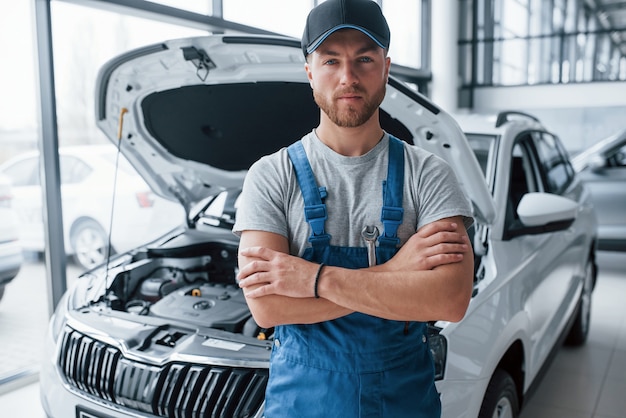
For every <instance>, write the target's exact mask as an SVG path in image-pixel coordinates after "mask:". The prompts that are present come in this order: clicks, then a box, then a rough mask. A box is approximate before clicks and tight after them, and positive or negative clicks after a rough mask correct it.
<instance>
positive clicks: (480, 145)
mask: <svg viewBox="0 0 626 418" xmlns="http://www.w3.org/2000/svg"><path fill="white" fill-rule="evenodd" d="M466 136H467V140H468V142H469V144H470V147H472V150H473V151H474V155H476V159H477V160H478V164H479V165H480V168H481V169H482V171H483V174H484V175H485V178H487V179H488V178H489V176H488V175H487V173H489V172H490V171H491V169H490V167H491V166H492V165H493V162H494V161H495V152H496V137H495V136H494V135H484V134H466Z"/></svg>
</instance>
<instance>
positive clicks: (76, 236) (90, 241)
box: [70, 219, 109, 269]
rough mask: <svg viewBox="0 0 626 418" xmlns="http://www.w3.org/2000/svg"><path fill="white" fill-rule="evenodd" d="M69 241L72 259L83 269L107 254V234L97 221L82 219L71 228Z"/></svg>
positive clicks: (88, 267) (102, 259)
mask: <svg viewBox="0 0 626 418" xmlns="http://www.w3.org/2000/svg"><path fill="white" fill-rule="evenodd" d="M70 243H71V245H72V251H73V253H74V261H75V262H76V264H78V265H79V266H81V267H84V268H85V269H91V268H93V267H95V266H97V265H99V264H101V263H103V262H104V260H105V259H106V257H107V256H108V255H109V254H108V236H107V234H106V232H105V231H104V229H103V228H102V227H101V226H100V224H98V222H96V221H94V220H92V219H86V220H82V221H80V222H79V223H77V224H76V225H74V227H73V228H72V233H71V236H70Z"/></svg>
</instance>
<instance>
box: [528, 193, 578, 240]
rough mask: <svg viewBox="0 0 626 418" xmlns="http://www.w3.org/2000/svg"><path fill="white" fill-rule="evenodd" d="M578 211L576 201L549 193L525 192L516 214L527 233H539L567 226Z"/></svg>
mask: <svg viewBox="0 0 626 418" xmlns="http://www.w3.org/2000/svg"><path fill="white" fill-rule="evenodd" d="M577 212H578V203H577V202H575V201H573V200H571V199H568V198H566V197H563V196H559V195H556V194H551V193H526V194H525V195H524V196H523V197H522V200H521V201H520V203H519V205H518V206H517V214H518V216H519V219H520V221H521V222H522V224H523V225H524V226H525V227H526V228H525V232H526V233H529V234H540V233H544V232H553V231H559V230H563V229H567V228H569V227H570V226H571V225H572V223H573V222H574V220H575V219H576V214H577Z"/></svg>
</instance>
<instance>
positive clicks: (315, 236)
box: [287, 141, 330, 246]
mask: <svg viewBox="0 0 626 418" xmlns="http://www.w3.org/2000/svg"><path fill="white" fill-rule="evenodd" d="M287 153H288V154H289V159H290V160H291V163H292V164H293V167H294V170H295V172H296V179H297V180H298V185H299V186H300V190H301V191H302V197H303V199H304V217H305V219H306V221H307V222H308V223H309V225H310V226H311V236H310V237H309V242H310V243H311V244H312V245H313V246H318V245H328V244H329V243H330V235H328V234H327V233H326V232H325V231H324V223H325V222H326V219H328V213H327V211H326V204H325V203H324V199H325V198H326V196H327V192H326V187H318V186H317V183H316V182H315V177H314V176H313V170H312V169H311V164H310V163H309V160H308V158H307V156H306V152H305V151H304V146H303V145H302V141H297V142H294V143H293V144H291V145H290V146H289V147H288V148H287Z"/></svg>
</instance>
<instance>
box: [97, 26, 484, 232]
mask: <svg viewBox="0 0 626 418" xmlns="http://www.w3.org/2000/svg"><path fill="white" fill-rule="evenodd" d="M96 92H97V98H96V117H97V124H98V126H99V128H100V129H101V130H102V131H103V132H104V133H105V134H106V135H107V137H108V138H109V139H110V140H111V141H112V142H114V143H115V144H116V145H119V147H120V149H121V152H122V153H123V154H124V155H125V156H126V158H127V159H128V160H129V161H130V162H131V163H132V164H133V165H134V166H135V168H136V169H137V171H138V172H139V173H140V174H141V175H142V176H143V177H144V179H145V180H146V181H147V182H148V183H149V184H150V186H151V187H152V188H153V190H154V191H155V192H156V193H158V194H160V195H162V196H163V197H166V198H169V199H171V200H178V201H180V202H181V204H183V206H184V207H185V210H186V211H187V213H188V214H189V213H190V211H191V210H192V208H193V207H194V205H196V204H198V203H199V202H201V201H203V200H204V199H206V198H207V197H208V196H212V195H215V194H217V193H219V192H220V191H222V190H225V189H231V188H240V187H241V186H242V184H243V179H244V176H245V175H246V172H247V169H248V168H249V167H250V165H251V164H252V163H253V162H254V161H256V160H257V159H258V158H259V157H261V156H262V155H266V154H269V153H272V152H274V151H276V150H278V149H279V148H281V147H284V146H287V145H289V144H291V143H292V142H294V141H296V140H298V139H299V138H300V137H302V136H303V135H304V134H306V133H308V132H310V131H311V130H312V129H313V128H314V127H315V126H317V124H318V123H319V109H318V107H317V105H316V104H315V103H314V101H313V97H312V93H311V88H310V86H309V83H308V81H307V78H306V74H305V72H304V57H303V56H302V50H301V49H300V42H299V41H297V40H294V39H291V38H281V37H268V36H250V35H245V36H232V35H212V36H206V37H196V38H187V39H178V40H171V41H167V42H163V43H161V44H158V45H152V46H148V47H144V48H140V49H136V50H133V51H130V52H128V53H126V54H124V55H121V56H119V57H117V58H115V59H113V60H110V61H109V62H107V63H106V64H105V65H104V66H103V67H102V69H101V70H100V73H99V74H98V80H97V85H96ZM381 109H382V111H381V123H382V125H383V128H384V129H385V130H386V131H387V132H389V133H391V134H393V135H395V136H397V137H399V138H401V139H403V140H405V141H407V142H409V143H411V144H415V145H418V146H420V147H422V148H425V149H427V150H429V151H431V152H433V153H435V154H437V155H439V156H441V157H442V158H444V159H445V160H447V161H448V162H449V163H450V165H451V166H452V167H453V169H454V170H455V172H456V174H457V176H458V178H459V181H460V182H461V184H462V187H463V189H464V190H465V192H466V194H467V197H468V198H469V199H470V200H471V201H472V204H473V209H474V216H475V218H476V220H477V221H478V222H481V223H485V224H488V223H490V222H491V221H492V219H493V217H494V214H495V209H494V204H493V200H492V197H491V194H490V193H489V191H488V189H487V186H486V183H485V180H484V176H483V174H482V172H481V169H480V167H479V165H478V162H477V161H476V159H475V157H474V154H473V152H472V150H471V148H470V147H469V145H468V143H467V140H466V138H465V136H464V134H463V133H462V131H461V129H460V128H459V127H458V125H457V124H456V122H455V121H454V119H452V117H451V116H450V115H448V114H447V113H445V112H444V111H442V110H441V109H439V108H438V107H436V106H435V105H434V104H432V103H431V102H430V101H429V100H428V99H426V98H425V97H423V96H422V95H420V94H418V93H416V92H414V91H413V90H411V89H410V88H408V87H407V86H406V85H405V84H403V83H402V82H400V81H398V80H396V79H395V78H393V77H390V80H389V85H388V88H387V94H386V97H385V100H384V102H383V104H382V105H381Z"/></svg>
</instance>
